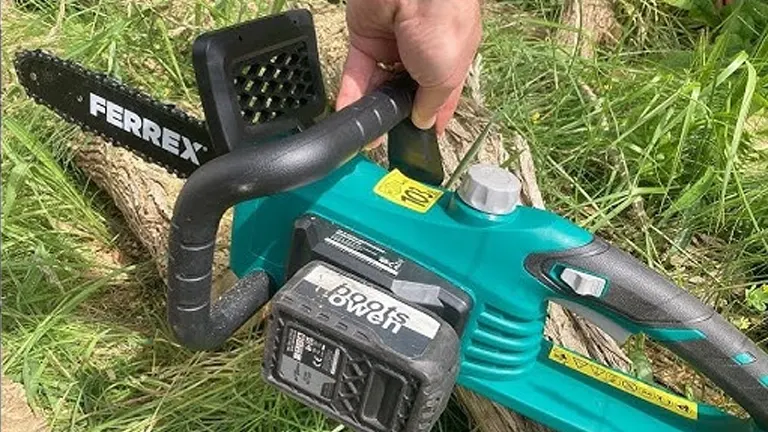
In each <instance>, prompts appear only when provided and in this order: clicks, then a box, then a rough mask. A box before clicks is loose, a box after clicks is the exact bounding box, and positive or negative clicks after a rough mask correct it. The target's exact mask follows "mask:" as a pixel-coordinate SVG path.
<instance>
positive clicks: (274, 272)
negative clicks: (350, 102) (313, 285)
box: [231, 156, 768, 432]
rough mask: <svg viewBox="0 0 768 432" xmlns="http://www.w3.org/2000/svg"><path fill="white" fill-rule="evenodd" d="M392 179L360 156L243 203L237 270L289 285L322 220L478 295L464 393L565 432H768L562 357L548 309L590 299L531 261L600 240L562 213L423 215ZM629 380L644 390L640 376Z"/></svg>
mask: <svg viewBox="0 0 768 432" xmlns="http://www.w3.org/2000/svg"><path fill="white" fill-rule="evenodd" d="M386 174H387V171H385V170H384V169H382V168H381V167H379V166H378V165H375V164H374V163H373V162H371V161H369V160H367V159H366V158H365V157H363V156H358V157H356V158H355V159H354V160H352V161H351V162H348V163H347V164H346V165H344V166H343V167H342V168H340V169H338V170H336V171H335V172H334V173H333V174H331V175H329V176H328V177H326V178H324V179H322V180H320V181H318V182H315V183H313V184H310V185H308V186H304V187H302V188H299V189H296V190H293V191H290V192H285V193H281V194H277V195H272V196H269V197H266V198H261V199H256V200H251V201H247V202H244V203H241V204H238V205H237V206H235V210H234V222H233V230H232V248H231V264H232V269H233V270H234V271H235V273H237V274H238V275H239V276H245V275H247V274H249V273H251V272H254V271H257V270H265V271H267V272H268V273H269V274H270V275H271V277H273V278H274V279H276V280H277V281H283V280H284V278H285V274H284V268H285V262H286V260H287V258H288V253H289V247H290V245H289V243H288V242H286V241H285V239H286V238H290V236H291V232H292V230H293V221H294V220H296V219H297V218H298V217H300V216H301V215H303V214H306V213H311V214H316V215H318V216H321V217H324V218H327V219H330V220H332V221H333V222H335V223H337V224H339V225H341V226H343V227H345V228H346V229H348V230H350V231H352V232H354V233H357V234H359V235H360V236H363V237H365V238H368V239H371V240H375V241H377V242H379V243H382V244H386V245H387V246H389V247H391V248H393V249H395V250H396V251H398V252H399V253H401V254H403V255H405V256H407V257H409V258H411V259H413V260H415V261H417V262H418V263H420V264H422V265H424V266H425V267H427V268H428V269H430V270H431V271H433V272H436V273H438V274H440V275H441V276H443V277H445V278H447V279H449V280H451V281H453V282H454V283H455V284H456V285H458V286H460V287H461V288H462V289H464V290H465V291H466V292H467V293H468V294H469V295H470V296H471V297H472V300H473V303H474V307H473V308H472V311H471V313H470V319H469V322H468V325H467V327H466V329H465V331H464V334H463V337H462V339H461V366H460V372H459V378H458V381H457V383H458V384H459V385H462V386H464V387H466V388H468V389H470V390H472V391H474V392H477V393H478V394H481V395H483V396H485V397H488V398H489V399H491V400H494V401H496V402H498V403H500V404H502V405H504V406H507V407H509V408H511V409H513V410H515V411H517V412H519V413H521V414H523V415H525V416H528V417H530V418H532V419H536V420H537V421H540V422H542V423H544V424H546V425H549V426H550V427H553V428H554V429H556V430H560V431H606V432H607V431H622V432H629V431H647V430H658V431H666V430H680V431H694V430H695V431H726V430H727V431H757V430H759V429H757V427H756V426H755V425H754V423H753V422H752V421H750V420H741V419H739V418H736V417H733V416H730V415H727V414H725V413H723V412H722V411H720V410H718V409H716V408H714V407H711V406H707V405H703V404H697V405H696V415H695V418H691V417H690V416H689V417H687V416H685V415H681V413H683V412H685V411H681V409H680V408H679V407H670V408H672V409H668V408H667V406H665V405H668V404H669V403H671V402H672V401H673V400H675V401H678V400H679V399H677V398H676V397H668V398H662V399H659V400H657V401H656V402H655V403H654V402H649V401H648V400H645V399H643V398H642V397H638V396H637V391H634V392H633V391H627V390H626V389H618V388H616V387H614V386H612V385H611V384H610V383H607V382H604V381H601V380H597V379H594V378H592V377H591V376H587V375H585V374H583V373H581V372H579V371H578V370H575V369H573V368H570V367H566V366H563V365H562V364H561V363H559V362H557V361H555V360H553V359H551V358H550V356H549V355H550V353H551V352H552V348H553V346H552V344H551V343H550V342H548V341H547V340H545V339H544V337H543V329H544V324H545V318H546V312H547V302H548V301H550V300H567V301H570V302H575V303H579V302H580V301H581V300H580V299H579V298H575V297H577V296H574V295H567V294H564V292H562V291H558V290H553V289H552V288H550V287H548V286H547V285H546V284H544V283H542V282H541V281H540V280H539V279H537V278H536V277H535V276H534V275H532V274H531V273H530V272H529V271H528V270H527V269H526V266H525V262H526V259H527V258H528V257H530V256H532V255H535V254H553V253H558V252H563V251H568V250H574V249H578V248H580V247H584V246H586V245H588V244H589V243H590V242H592V241H593V235H592V234H591V233H589V232H588V231H586V230H584V229H582V228H580V227H578V226H577V225H575V224H573V223H571V222H570V221H568V220H566V219H564V218H562V217H560V216H558V215H556V214H554V213H552V212H549V211H545V210H539V209H535V208H531V207H525V206H518V207H517V208H516V209H515V210H514V211H513V212H512V213H511V214H509V215H505V216H501V217H493V216H488V215H486V214H484V213H481V212H478V211H476V210H474V209H472V208H470V207H469V206H467V205H466V204H464V203H463V202H462V201H461V200H460V199H458V198H457V196H456V194H455V193H453V192H449V191H445V190H443V194H442V196H441V197H440V199H439V200H438V201H437V203H436V204H435V205H434V206H432V207H431V208H430V209H429V210H428V211H426V212H425V213H420V212H417V211H414V210H411V209H409V208H407V207H404V206H402V205H399V204H396V203H394V202H392V201H390V200H388V199H386V198H384V197H382V196H379V195H378V194H376V193H375V192H374V188H375V186H376V184H377V183H378V182H379V181H380V180H381V179H382V178H383V177H384V176H385V175H386ZM607 282H608V283H607V286H608V288H607V289H608V290H611V289H612V288H613V287H611V281H610V280H608V281H607ZM584 304H586V305H587V306H588V307H590V308H593V309H594V310H595V311H597V312H599V313H600V314H602V315H603V316H605V317H610V318H611V319H613V320H615V321H617V322H618V323H619V325H621V326H622V327H624V328H625V329H626V330H627V331H630V332H632V333H637V332H640V331H642V332H645V333H647V334H649V335H652V336H653V337H654V338H655V339H657V340H660V341H663V342H673V343H678V344H684V343H692V342H696V341H698V342H699V343H701V342H704V343H706V342H707V340H706V334H702V333H701V332H699V331H698V330H697V329H696V328H695V327H692V326H690V327H689V326H684V325H680V326H667V327H658V326H657V327H652V326H649V325H642V324H637V323H632V322H631V321H629V320H627V319H625V318H620V317H619V315H618V314H616V313H615V312H612V311H611V310H610V309H608V308H605V307H599V306H597V307H596V306H595V305H590V304H589V303H588V302H584ZM736 364H737V363H734V367H737V366H736ZM763 380H764V381H768V377H763ZM623 383H624V384H625V385H637V384H636V381H635V380H627V381H623ZM758 385H766V384H758ZM663 393H666V392H664V391H662V390H659V392H658V393H654V394H653V396H651V397H656V396H660V395H662V394H663ZM691 405H694V404H688V405H687V406H691ZM683 409H685V408H683Z"/></svg>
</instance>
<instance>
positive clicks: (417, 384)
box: [263, 261, 459, 432]
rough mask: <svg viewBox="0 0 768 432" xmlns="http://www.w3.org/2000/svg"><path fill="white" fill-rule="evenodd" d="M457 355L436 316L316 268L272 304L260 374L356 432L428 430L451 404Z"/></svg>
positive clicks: (452, 337) (327, 269)
mask: <svg viewBox="0 0 768 432" xmlns="http://www.w3.org/2000/svg"><path fill="white" fill-rule="evenodd" d="M318 271H319V272H321V273H320V274H319V275H318V276H316V275H317V273H315V272H318ZM336 274H337V275H341V277H340V278H339V279H338V280H336V279H334V275H336ZM313 276H316V277H313ZM373 304H378V305H379V306H380V308H378V309H376V312H371V310H372V309H373V307H372V305H373ZM367 306H371V307H370V308H369V309H368V311H367V313H366V314H363V313H362V311H364V310H365V309H364V308H365V307H367ZM374 314H379V315H380V316H379V317H378V319H373V318H371V316H372V315H374ZM403 317H407V318H406V319H401V318H403ZM396 320H399V321H397V322H399V323H400V324H398V327H396V326H395V325H393V323H395V321H396ZM396 330H397V334H394V333H393V332H395V331H396ZM458 356H459V340H458V337H457V336H456V333H455V332H454V331H453V329H452V328H451V327H450V326H449V325H448V324H447V323H445V322H444V321H442V320H441V319H439V318H438V317H436V316H435V315H433V314H429V312H427V311H426V310H424V309H421V308H418V307H415V306H413V305H407V304H405V303H403V302H400V301H399V300H397V299H396V298H394V297H392V296H391V295H389V294H388V293H386V292H385V291H383V290H380V289H377V288H376V287H374V285H373V284H370V283H368V282H364V281H363V280H362V279H360V278H357V277H355V276H354V275H351V274H349V273H346V272H344V271H342V270H341V269H339V268H337V267H333V266H331V265H329V264H327V263H321V262H319V261H313V262H311V263H309V264H307V265H306V266H305V267H303V268H302V269H300V270H299V271H298V272H296V274H295V275H294V276H293V277H292V278H291V279H289V280H288V282H287V283H286V284H285V286H283V288H281V289H280V290H279V291H278V293H277V294H276V295H275V297H274V298H273V300H272V307H271V313H270V317H269V324H268V327H267V336H266V347H265V352H264V358H263V376H264V378H265V379H266V380H267V381H268V382H269V383H271V384H272V385H274V386H276V387H277V388H278V389H280V390H282V391H284V392H286V393H287V394H289V395H291V396H292V397H294V398H295V399H297V400H299V401H301V402H303V403H304V404H306V405H308V406H311V407H313V408H315V409H317V410H319V411H321V412H323V413H324V414H325V415H327V416H329V417H331V418H333V419H335V420H337V421H339V422H341V423H343V424H345V425H346V426H348V427H350V428H351V429H352V430H355V431H360V432H426V431H429V430H431V428H432V426H433V425H434V423H435V422H436V421H437V419H438V418H439V416H440V414H442V412H443V410H444V409H445V406H446V405H447V403H448V400H449V399H450V395H451V391H452V389H453V385H454V382H455V380H456V376H457V374H458Z"/></svg>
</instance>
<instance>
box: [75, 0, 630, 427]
mask: <svg viewBox="0 0 768 432" xmlns="http://www.w3.org/2000/svg"><path fill="white" fill-rule="evenodd" d="M295 6H299V7H307V8H309V9H310V10H312V13H313V16H314V19H315V25H316V28H317V33H318V40H319V49H320V57H321V63H322V68H323V74H324V79H325V81H326V86H327V91H328V95H329V98H334V96H335V94H336V91H337V89H338V82H339V77H340V73H341V68H342V66H343V63H344V59H345V55H346V50H347V45H346V44H347V33H346V26H345V22H344V10H343V5H333V4H329V3H327V2H326V1H321V0H313V1H306V2H303V3H301V4H296V5H295ZM481 65H482V59H481V57H480V56H478V58H477V59H476V61H475V63H474V65H473V67H472V71H471V73H470V75H469V78H468V80H467V84H466V88H465V92H464V94H463V96H462V99H461V102H460V104H459V107H458V109H457V112H456V116H455V118H454V119H453V120H451V122H450V124H449V125H448V128H447V132H446V134H445V135H444V136H443V137H441V139H440V149H441V153H442V156H443V159H444V160H443V164H444V169H445V172H446V173H448V174H450V173H452V172H453V171H454V170H455V169H456V167H457V166H458V165H459V162H460V161H461V160H462V158H463V157H464V155H465V154H466V153H467V151H468V150H469V148H470V146H471V145H472V143H473V142H474V141H475V139H476V138H477V137H478V136H479V135H480V134H481V132H482V131H483V129H484V128H485V127H486V125H488V122H489V121H490V120H489V119H490V117H491V116H490V115H489V113H488V111H487V110H486V109H485V107H484V104H483V98H482V91H481V85H480V83H481V79H480V78H481V75H482V71H481ZM184 108H185V109H188V110H190V111H193V112H196V113H197V114H198V115H199V114H200V110H199V108H196V107H187V106H185V107H184ZM511 138H512V139H511V140H510V141H511V142H510V143H508V144H505V143H504V141H503V135H502V132H501V129H500V127H499V126H497V125H492V126H491V128H490V130H489V133H488V134H487V136H486V138H485V140H484V142H483V144H482V146H481V148H480V150H479V152H478V153H477V155H476V156H475V160H474V161H473V162H476V161H483V162H490V163H495V164H499V165H504V166H507V165H509V166H511V168H512V169H513V170H514V171H515V173H516V174H517V175H518V176H519V177H520V178H521V179H522V181H523V193H524V197H523V199H524V201H525V202H526V203H528V204H529V205H534V206H537V207H542V208H543V207H544V202H543V199H542V197H541V193H540V192H539V190H538V187H537V184H536V174H535V170H534V166H533V159H532V157H531V152H530V149H529V148H528V146H527V144H526V142H525V140H524V139H523V138H522V137H520V136H516V135H511ZM507 148H509V150H512V152H510V151H508V149H507ZM73 153H74V161H75V163H76V165H77V166H78V167H79V168H80V169H81V170H83V171H84V172H85V173H86V174H87V175H89V176H90V178H91V179H92V180H93V181H94V182H95V184H97V185H98V186H99V187H100V188H101V189H103V190H104V191H106V193H107V194H108V195H109V196H110V197H111V198H112V199H113V200H114V201H115V203H116V206H117V208H118V209H119V210H120V211H121V212H122V214H123V216H124V218H125V221H126V223H127V225H128V226H129V228H130V230H131V232H132V233H133V234H135V236H136V238H137V239H138V240H139V241H140V243H141V244H142V245H143V246H144V247H145V248H146V250H147V251H148V253H149V254H150V255H151V256H152V257H153V258H154V259H155V261H156V263H157V269H158V272H159V274H160V276H161V277H162V278H163V279H164V280H165V278H166V253H167V251H166V248H167V242H168V227H169V224H170V219H171V216H172V211H173V204H174V201H175V199H176V196H177V194H178V193H179V191H180V189H181V186H182V184H183V181H182V180H180V179H177V178H175V177H173V176H171V175H170V174H168V173H167V172H165V170H163V169H162V168H158V167H155V166H153V165H150V164H148V163H146V162H144V161H143V160H142V159H140V158H138V157H137V156H135V155H133V154H132V153H130V152H128V151H126V150H123V149H120V148H116V147H112V146H110V145H107V144H105V143H103V142H101V141H99V140H97V139H93V138H83V140H82V141H81V142H79V143H77V145H75V146H74V149H73ZM510 153H512V154H514V155H515V156H514V157H513V158H512V157H511V156H510ZM369 155H370V157H371V158H372V159H373V160H375V161H377V162H379V163H382V164H385V162H386V143H385V144H384V145H382V146H381V147H379V148H377V149H375V150H373V151H372V152H370V154H369ZM447 177H448V176H447ZM230 229H231V213H228V214H227V215H226V216H225V218H224V220H223V221H222V223H221V226H220V230H219V238H218V242H217V250H216V253H215V259H214V261H215V262H214V269H213V271H214V275H216V276H215V278H216V282H215V286H216V287H217V288H215V289H214V290H215V291H217V292H220V291H221V289H223V287H227V286H230V285H231V281H232V280H233V275H232V273H231V271H229V267H228V260H229V250H228V245H229V235H230ZM545 336H546V337H547V338H549V339H550V340H551V341H553V342H555V343H559V344H561V345H563V346H565V347H567V348H570V349H573V350H575V351H577V352H580V353H582V354H584V355H587V356H589V357H592V358H594V359H596V360H598V361H601V362H603V363H606V364H608V365H611V366H613V367H615V368H618V369H621V370H624V371H626V370H627V369H628V365H629V360H628V359H627V358H626V356H625V355H624V354H623V353H622V351H621V349H620V347H618V346H617V345H616V344H615V343H614V342H613V341H612V340H611V339H610V338H608V337H607V336H605V334H603V333H602V332H601V331H600V330H599V329H597V328H595V327H594V326H592V325H591V324H589V323H588V322H586V321H584V320H582V319H580V318H579V317H577V316H574V315H573V314H570V313H569V312H568V311H566V310H564V309H562V308H560V307H559V306H557V305H552V306H551V307H550V311H549V316H548V319H547V325H546V329H545ZM456 393H457V396H458V398H459V400H460V403H461V404H462V405H463V406H464V407H465V408H466V410H467V411H468V413H469V414H470V417H471V418H472V419H473V420H474V423H475V424H476V425H477V426H478V427H479V429H480V430H481V431H483V432H496V431H542V430H546V428H543V427H541V426H539V425H537V424H535V423H534V422H532V421H530V420H528V419H526V418H524V417H522V416H520V415H518V414H515V413H514V412H511V411H509V410H507V409H505V408H503V407H501V406H499V405H497V404H495V403H493V402H490V401H488V400H487V399H484V398H482V397H481V396H479V395H476V394H474V393H472V392H470V391H468V390H466V389H463V388H458V387H457V389H456Z"/></svg>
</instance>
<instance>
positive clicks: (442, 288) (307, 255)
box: [286, 214, 473, 336]
mask: <svg viewBox="0 0 768 432" xmlns="http://www.w3.org/2000/svg"><path fill="white" fill-rule="evenodd" d="M315 260H320V261H324V262H328V263H332V264H333V265H335V266H336V267H339V268H341V269H343V270H344V271H347V272H350V273H352V274H355V275H357V276H359V277H362V278H364V279H365V280H368V281H371V282H373V283H375V284H376V285H377V286H379V287H382V288H384V289H387V290H389V292H391V293H393V294H394V295H396V296H397V297H399V298H400V299H402V300H404V301H406V302H408V303H409V304H412V305H418V306H421V307H423V308H425V309H427V310H429V311H432V312H434V313H435V314H437V315H438V316H439V317H440V318H442V319H443V320H445V321H446V322H447V323H448V324H450V325H451V327H453V329H454V331H456V334H458V335H459V336H461V334H462V333H463V331H464V327H465V325H466V323H467V320H468V319H469V312H470V310H471V309H472V304H473V303H472V298H471V297H470V296H469V295H468V294H467V293H466V292H464V291H462V290H461V289H459V287H457V286H455V285H453V284H452V283H451V282H449V281H448V280H446V279H444V278H442V277H440V276H438V275H436V274H435V273H433V272H431V271H429V270H427V269H425V268H424V267H422V266H420V265H419V264H417V263H415V262H413V261H411V260H409V259H408V258H406V257H404V256H402V255H400V254H398V253H397V252H395V251H393V250H392V249H390V248H388V247H386V246H384V245H381V244H378V243H376V242H374V241H372V240H370V239H367V238H365V237H363V236H361V235H359V234H358V233H356V232H354V231H352V230H350V229H347V228H344V227H341V226H339V225H337V224H334V223H332V222H330V221H328V220H326V219H324V218H321V217H319V216H317V215H312V214H307V215H304V216H302V217H300V218H298V219H297V220H296V222H295V223H294V231H293V236H292V238H291V253H290V255H289V259H288V263H287V266H286V275H287V277H291V276H293V274H295V273H296V272H297V271H298V270H299V269H301V268H302V267H304V266H305V265H307V264H308V263H309V262H311V261H315Z"/></svg>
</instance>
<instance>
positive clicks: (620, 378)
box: [549, 345, 699, 420]
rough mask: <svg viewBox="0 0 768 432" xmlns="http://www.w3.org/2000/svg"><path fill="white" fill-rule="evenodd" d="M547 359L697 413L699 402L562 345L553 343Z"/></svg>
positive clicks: (651, 399) (652, 400) (678, 411)
mask: <svg viewBox="0 0 768 432" xmlns="http://www.w3.org/2000/svg"><path fill="white" fill-rule="evenodd" d="M549 359H550V360H552V361H554V362H556V363H560V364H561V365H563V366H565V367H567V368H569V369H573V370H575V371H577V372H579V373H582V374H584V375H587V376H589V377H592V378H594V379H596V380H598V381H600V382H603V383H606V384H608V385H610V386H612V387H614V388H617V389H619V390H621V391H623V392H625V393H629V394H631V395H633V396H635V397H637V398H640V399H643V400H645V401H647V402H650V403H652V404H654V405H658V406H660V407H662V408H665V409H667V410H669V411H672V412H673V413H675V414H677V415H681V416H683V417H687V418H689V419H692V420H696V419H697V418H698V416H699V410H698V405H697V404H696V402H692V401H690V400H688V399H685V398H683V397H680V396H677V395H675V394H672V393H669V392H666V391H664V390H661V389H659V388H656V387H654V386H651V385H648V384H646V383H644V382H642V381H639V380H636V379H634V378H631V377H628V376H626V375H624V374H622V373H621V372H618V371H615V370H613V369H610V368H607V367H605V366H603V365H601V364H599V363H595V362H594V361H592V360H590V359H588V358H586V357H582V356H580V355H578V354H575V353H573V352H571V351H568V350H566V349H565V348H562V347H559V346H557V345H554V346H553V347H552V350H551V351H550V352H549Z"/></svg>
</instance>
